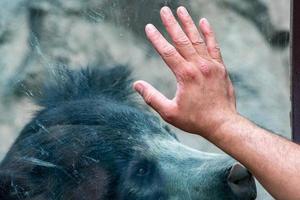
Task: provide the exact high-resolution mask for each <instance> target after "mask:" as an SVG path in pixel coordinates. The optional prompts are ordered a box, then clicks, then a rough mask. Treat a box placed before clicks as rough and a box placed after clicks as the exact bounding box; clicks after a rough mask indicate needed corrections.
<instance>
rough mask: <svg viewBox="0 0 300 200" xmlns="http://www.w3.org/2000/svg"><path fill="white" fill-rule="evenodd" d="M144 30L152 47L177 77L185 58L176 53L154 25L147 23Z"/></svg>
mask: <svg viewBox="0 0 300 200" xmlns="http://www.w3.org/2000/svg"><path fill="white" fill-rule="evenodd" d="M145 30H146V35H147V37H148V39H149V40H150V42H151V43H152V45H153V47H154V48H155V49H156V51H157V52H158V53H159V54H160V56H161V57H162V59H163V60H164V61H165V63H166V64H167V65H168V66H169V68H170V69H171V70H172V72H173V73H174V74H175V76H176V77H177V75H178V73H179V71H180V67H182V64H184V63H185V62H186V61H185V59H184V58H183V57H182V56H181V55H180V54H179V53H178V51H177V50H176V48H175V47H174V46H172V45H171V44H170V43H169V42H168V41H167V40H166V39H165V38H164V37H163V36H162V34H161V33H160V32H159V31H158V30H157V29H156V28H155V26H154V25H152V24H148V25H147V26H146V28H145Z"/></svg>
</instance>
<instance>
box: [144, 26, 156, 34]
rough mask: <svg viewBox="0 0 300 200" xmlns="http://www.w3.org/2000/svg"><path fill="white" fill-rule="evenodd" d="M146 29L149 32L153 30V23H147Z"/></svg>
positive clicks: (154, 29)
mask: <svg viewBox="0 0 300 200" xmlns="http://www.w3.org/2000/svg"><path fill="white" fill-rule="evenodd" d="M146 31H147V32H149V33H151V32H155V31H156V28H155V26H154V25H153V24H147V26H146Z"/></svg>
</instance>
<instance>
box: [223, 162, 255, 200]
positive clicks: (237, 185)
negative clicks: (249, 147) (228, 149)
mask: <svg viewBox="0 0 300 200" xmlns="http://www.w3.org/2000/svg"><path fill="white" fill-rule="evenodd" d="M227 181H228V184H229V187H230V189H231V190H232V192H233V193H234V195H235V196H236V197H237V198H238V199H245V200H252V199H255V198H256V196H257V192H256V186H255V181H254V178H253V176H252V175H251V173H250V172H249V171H248V170H247V169H246V168H245V167H244V166H242V165H241V164H239V163H235V164H234V165H233V166H232V167H231V169H230V171H229V174H228V177H227Z"/></svg>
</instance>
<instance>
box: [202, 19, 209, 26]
mask: <svg viewBox="0 0 300 200" xmlns="http://www.w3.org/2000/svg"><path fill="white" fill-rule="evenodd" d="M200 23H201V24H203V25H205V26H209V22H208V20H207V19H206V18H202V19H201V20H200Z"/></svg>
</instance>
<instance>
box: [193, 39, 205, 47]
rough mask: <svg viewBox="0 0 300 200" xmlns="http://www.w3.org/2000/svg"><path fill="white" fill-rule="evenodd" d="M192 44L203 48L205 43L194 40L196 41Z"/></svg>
mask: <svg viewBox="0 0 300 200" xmlns="http://www.w3.org/2000/svg"><path fill="white" fill-rule="evenodd" d="M192 44H193V45H194V46H203V45H204V44H205V42H204V41H203V40H196V41H192Z"/></svg>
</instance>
